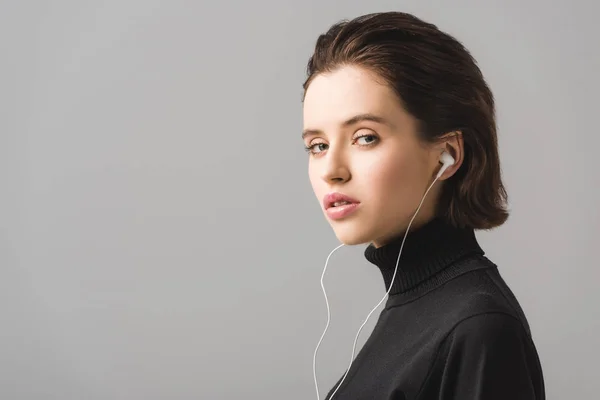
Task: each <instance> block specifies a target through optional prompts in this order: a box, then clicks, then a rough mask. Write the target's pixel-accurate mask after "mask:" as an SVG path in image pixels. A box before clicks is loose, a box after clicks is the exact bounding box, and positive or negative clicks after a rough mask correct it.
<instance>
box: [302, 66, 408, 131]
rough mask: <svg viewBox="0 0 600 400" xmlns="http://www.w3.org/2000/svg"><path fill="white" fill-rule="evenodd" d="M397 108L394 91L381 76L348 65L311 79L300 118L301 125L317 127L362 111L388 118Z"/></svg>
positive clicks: (395, 112) (337, 121)
mask: <svg viewBox="0 0 600 400" xmlns="http://www.w3.org/2000/svg"><path fill="white" fill-rule="evenodd" d="M399 109H401V106H400V102H399V101H398V99H397V97H396V95H395V93H394V92H393V91H392V89H391V88H389V87H388V86H387V85H385V84H384V83H383V81H382V79H378V77H377V76H376V75H375V74H374V73H372V72H370V71H367V70H365V69H362V68H358V67H353V66H349V67H344V68H341V69H338V70H335V71H333V72H331V73H325V74H319V75H317V76H316V77H315V78H314V79H313V81H312V82H311V83H310V85H309V87H308V89H307V91H306V96H305V98H304V105H303V119H304V125H305V127H307V128H310V127H313V126H314V127H315V128H321V127H324V126H327V125H330V124H335V123H339V122H341V121H344V120H346V119H347V118H348V117H351V116H353V115H356V114H362V113H373V114H378V115H381V116H383V117H386V118H389V119H392V116H393V115H395V114H397V113H398V111H399Z"/></svg>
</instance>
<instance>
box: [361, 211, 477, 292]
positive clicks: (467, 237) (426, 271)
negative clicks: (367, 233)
mask: <svg viewBox="0 0 600 400" xmlns="http://www.w3.org/2000/svg"><path fill="white" fill-rule="evenodd" d="M403 238H404V232H402V234H400V235H398V236H396V237H395V238H394V239H392V240H391V241H390V242H388V243H387V244H385V245H384V246H382V247H379V248H375V246H374V245H373V244H372V243H371V244H369V246H368V247H367V248H366V249H365V252H364V255H365V257H366V259H367V260H368V261H369V262H371V263H372V264H375V265H376V266H377V267H378V268H379V270H380V271H381V274H382V276H383V280H384V283H385V290H386V292H387V290H388V289H389V288H390V285H391V287H392V288H391V290H390V293H389V295H390V296H392V295H395V294H399V293H404V292H407V291H408V290H410V289H412V288H414V287H416V286H417V285H419V284H420V283H422V282H424V281H427V280H428V279H429V278H431V277H433V276H434V275H436V274H437V273H438V272H440V271H442V270H444V269H445V268H446V267H447V266H449V265H450V264H452V263H453V262H455V261H457V260H459V259H461V258H463V257H465V256H468V255H472V254H480V255H483V254H484V252H483V250H482V249H481V247H480V246H479V244H478V243H477V240H476V238H475V232H474V231H473V230H472V229H461V228H456V227H453V226H452V225H450V224H449V223H447V222H446V221H445V220H444V219H443V218H441V217H440V218H434V219H432V220H431V221H429V222H427V223H425V224H424V225H422V226H420V227H418V228H416V229H414V230H413V229H412V228H411V230H409V232H408V235H407V236H406V241H405V242H404V247H403V249H402V255H401V256H400V262H399V264H398V272H397V273H396V279H395V280H394V282H392V277H393V276H394V269H395V268H396V262H397V260H398V253H399V252H400V246H401V245H402V239H403Z"/></svg>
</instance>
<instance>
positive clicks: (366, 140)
mask: <svg viewBox="0 0 600 400" xmlns="http://www.w3.org/2000/svg"><path fill="white" fill-rule="evenodd" d="M359 140H363V143H359V145H361V146H368V145H370V144H372V143H373V142H375V141H376V140H377V137H376V136H375V135H365V136H361V137H359V138H357V139H356V141H357V142H358V141H359Z"/></svg>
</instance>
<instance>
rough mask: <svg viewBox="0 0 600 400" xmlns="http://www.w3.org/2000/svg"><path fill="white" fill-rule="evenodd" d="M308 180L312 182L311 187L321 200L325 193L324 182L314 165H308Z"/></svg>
mask: <svg viewBox="0 0 600 400" xmlns="http://www.w3.org/2000/svg"><path fill="white" fill-rule="evenodd" d="M308 179H309V181H310V185H311V186H312V189H313V192H314V194H315V196H316V197H317V198H318V199H320V198H321V197H322V196H323V195H324V193H322V192H323V190H324V189H323V180H322V179H321V178H320V175H319V173H318V171H317V169H316V168H315V167H314V164H313V163H311V162H309V164H308Z"/></svg>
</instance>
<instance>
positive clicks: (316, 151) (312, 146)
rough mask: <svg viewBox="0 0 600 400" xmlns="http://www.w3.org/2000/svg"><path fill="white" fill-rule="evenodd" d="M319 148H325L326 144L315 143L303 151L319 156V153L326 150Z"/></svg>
mask: <svg viewBox="0 0 600 400" xmlns="http://www.w3.org/2000/svg"><path fill="white" fill-rule="evenodd" d="M319 146H327V144H326V143H315V144H312V145H310V146H307V147H305V150H306V151H307V152H308V153H312V154H319V153H322V152H323V151H325V150H327V149H326V148H325V149H323V148H319ZM315 149H317V150H315Z"/></svg>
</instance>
